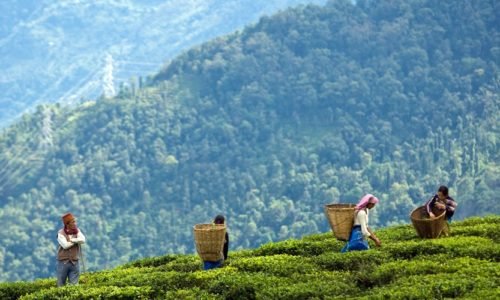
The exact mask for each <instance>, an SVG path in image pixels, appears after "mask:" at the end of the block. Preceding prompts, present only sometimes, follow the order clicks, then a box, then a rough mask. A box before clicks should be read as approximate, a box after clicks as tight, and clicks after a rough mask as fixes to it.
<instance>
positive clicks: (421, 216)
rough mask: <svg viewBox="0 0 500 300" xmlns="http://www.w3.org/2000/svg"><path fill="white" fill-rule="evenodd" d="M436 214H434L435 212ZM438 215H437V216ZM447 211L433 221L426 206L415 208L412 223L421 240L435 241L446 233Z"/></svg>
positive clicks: (411, 216) (440, 213) (412, 213)
mask: <svg viewBox="0 0 500 300" xmlns="http://www.w3.org/2000/svg"><path fill="white" fill-rule="evenodd" d="M433 213H434V212H433ZM435 215H436V214H435ZM445 215H446V211H442V212H439V214H438V215H437V217H436V218H434V219H431V218H430V217H429V214H428V213H427V210H426V208H425V206H420V207H417V208H415V209H414V210H413V211H412V212H411V214H410V218H411V223H412V224H413V227H414V228H415V230H416V231H417V234H418V236H419V237H421V238H427V239H435V238H437V237H439V236H440V235H441V233H442V232H443V231H446V228H447V226H448V224H447V223H446V218H445Z"/></svg>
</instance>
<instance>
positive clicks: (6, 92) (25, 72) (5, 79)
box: [0, 0, 326, 127]
mask: <svg viewBox="0 0 500 300" xmlns="http://www.w3.org/2000/svg"><path fill="white" fill-rule="evenodd" d="M325 2H326V0H280V1H264V0H252V1H248V0H230V1H214V0H204V1H201V0H196V1H178V0H147V1H145V0H141V1H138V0H132V1H111V0H104V1H90V2H89V1H68V0H64V1H50V0H23V1H13V0H5V1H1V3H0V10H1V11H2V18H1V19H0V55H1V57H2V59H1V60H0V69H1V70H2V72H1V74H0V127H5V125H7V124H11V123H12V122H13V121H14V120H15V119H16V118H18V117H19V116H20V115H21V113H23V112H26V111H28V110H29V111H34V108H35V106H36V105H39V104H43V103H54V102H62V103H75V102H78V101H80V100H81V99H82V98H83V99H85V100H88V99H94V98H96V97H99V96H100V95H101V94H102V93H103V92H104V91H103V86H104V85H105V83H104V81H105V79H104V77H105V72H106V71H105V69H106V63H107V62H106V57H107V55H108V54H109V55H111V57H112V58H113V63H112V65H113V74H114V77H113V78H112V79H113V82H114V84H115V85H116V88H118V86H119V85H120V84H129V82H130V81H134V80H137V78H138V77H140V76H142V77H146V76H148V75H150V74H153V73H156V72H157V71H158V69H159V68H160V66H161V64H163V63H164V62H165V61H167V60H170V59H172V58H173V57H175V55H178V54H179V53H180V52H181V51H184V50H186V49H188V48H189V47H192V46H194V45H197V44H200V43H202V42H205V41H207V40H209V39H211V38H214V37H216V36H219V35H222V34H227V33H229V32H233V31H235V30H238V29H242V28H243V26H245V25H248V24H250V23H254V22H256V21H257V20H258V18H259V17H261V16H262V15H269V14H273V13H276V12H277V11H278V10H280V9H281V10H282V9H286V8H287V7H289V6H296V5H299V4H307V3H316V4H323V3H325Z"/></svg>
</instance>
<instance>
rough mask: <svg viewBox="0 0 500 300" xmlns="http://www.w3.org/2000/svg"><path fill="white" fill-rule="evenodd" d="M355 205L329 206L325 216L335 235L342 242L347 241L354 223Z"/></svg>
mask: <svg viewBox="0 0 500 300" xmlns="http://www.w3.org/2000/svg"><path fill="white" fill-rule="evenodd" d="M355 208H356V205H355V204H327V205H325V215H326V218H327V219H328V222H329V223H330V227H331V228H332V231H333V235H334V236H335V237H336V238H337V239H339V240H342V241H347V240H348V239H349V236H350V234H351V230H352V225H353V223H354V210H355Z"/></svg>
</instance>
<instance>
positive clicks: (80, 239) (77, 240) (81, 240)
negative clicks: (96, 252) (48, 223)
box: [57, 230, 85, 249]
mask: <svg viewBox="0 0 500 300" xmlns="http://www.w3.org/2000/svg"><path fill="white" fill-rule="evenodd" d="M68 236H69V240H70V241H69V242H68V241H67V240H66V237H65V236H64V235H62V234H60V233H58V234H57V241H58V242H59V245H61V247H62V248H63V249H68V248H70V247H71V246H73V245H74V244H85V235H83V233H82V231H81V230H78V234H70V235H68Z"/></svg>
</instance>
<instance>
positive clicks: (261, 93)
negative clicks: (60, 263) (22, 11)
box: [0, 0, 500, 281]
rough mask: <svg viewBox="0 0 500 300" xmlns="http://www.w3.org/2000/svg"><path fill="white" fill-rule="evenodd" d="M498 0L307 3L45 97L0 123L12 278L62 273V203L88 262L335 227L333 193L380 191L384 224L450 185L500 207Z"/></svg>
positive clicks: (481, 206) (0, 247) (3, 246)
mask: <svg viewBox="0 0 500 300" xmlns="http://www.w3.org/2000/svg"><path fill="white" fill-rule="evenodd" d="M499 6H500V4H499V3H498V1H493V0H490V1H477V2H471V1H465V0H461V1H453V3H448V2H445V1H429V0H428V1H424V0H419V1H417V0H412V1H403V0H392V1H389V0H383V1H356V4H352V2H351V1H345V0H341V1H330V2H329V3H328V4H326V5H325V6H321V7H320V6H313V5H309V6H300V7H298V8H295V9H289V10H286V11H283V12H281V13H279V14H277V15H274V16H272V17H263V18H261V20H260V21H259V22H258V23H257V24H255V25H253V26H250V27H247V28H246V29H245V30H243V31H241V32H236V33H234V34H232V35H228V36H224V37H220V38H218V39H215V40H213V41H211V42H208V43H205V44H203V45H200V46H199V47H196V48H193V49H191V50H189V51H187V52H185V53H183V54H182V55H180V56H178V57H177V58H176V59H174V60H173V61H172V62H171V63H170V64H168V65H167V66H166V67H165V68H164V69H162V70H161V71H160V72H159V73H158V74H157V75H155V76H154V77H150V78H141V79H139V80H137V82H136V83H135V84H134V85H131V86H122V88H121V89H120V91H119V93H118V95H117V96H116V97H114V98H105V97H101V98H99V99H97V100H89V101H86V102H83V103H82V104H80V105H78V106H76V107H67V106H63V105H44V106H39V107H38V109H37V111H36V112H34V113H33V114H30V115H25V116H23V118H22V120H20V121H19V122H17V123H16V124H14V125H13V126H11V127H9V128H7V129H5V130H3V132H2V135H1V137H0V165H1V169H2V170H3V171H2V172H1V174H0V207H1V209H0V224H2V227H1V228H0V241H1V242H0V280H2V281H13V280H27V279H33V278H37V277H48V276H52V275H53V273H54V268H55V251H56V240H55V235H56V231H57V229H58V228H59V227H60V216H61V215H62V214H63V213H65V212H66V211H72V212H73V213H74V214H76V215H77V217H78V218H79V225H80V227H81V229H82V231H83V232H84V233H85V234H86V236H87V240H88V245H87V247H86V263H87V267H88V269H90V270H97V269H103V268H110V267H113V266H116V265H118V264H122V263H125V262H128V261H130V260H133V259H137V258H140V257H145V256H154V255H160V254H166V253H192V252H194V243H193V237H192V226H193V225H194V224H196V223H204V222H210V221H211V219H212V218H213V217H214V216H215V215H216V214H218V213H222V214H224V215H226V217H227V220H228V226H229V231H230V234H231V249H232V250H234V249H242V248H253V247H257V246H259V245H261V244H264V243H267V242H270V241H278V240H283V239H286V238H291V237H301V236H302V235H304V234H311V233H318V232H325V231H327V230H328V222H327V221H326V218H325V216H324V213H323V206H324V204H327V203H332V202H342V203H344V202H345V203H354V202H356V201H357V200H358V199H359V198H360V197H361V196H362V195H363V194H364V193H367V192H371V193H373V194H375V195H377V197H378V198H379V199H380V200H381V201H380V203H379V205H377V207H376V209H375V210H374V212H373V213H372V214H371V215H370V224H371V225H373V226H374V227H382V226H388V225H396V224H402V223H407V222H408V219H409V213H410V211H411V210H412V209H413V208H415V207H416V206H418V205H420V204H421V203H423V202H424V201H425V200H426V199H427V198H428V197H430V196H431V195H432V194H433V193H435V191H436V189H437V188H438V186H439V185H441V184H446V185H448V186H449V187H450V192H451V196H452V197H454V198H455V199H456V200H457V202H458V205H459V207H458V210H457V213H456V215H455V219H462V218H464V217H467V216H473V215H485V214H489V213H493V214H499V213H500V204H499V203H498V201H497V200H498V199H497V198H498V197H497V196H496V195H498V194H499V193H500V169H499V168H498V161H499V151H498V147H497V141H498V139H499V129H498V124H499V122H498V116H499V115H500V114H499V107H500V105H499V104H500V100H499V87H500V78H499V74H498V62H499V60H500V46H499V45H500V35H499V33H498V26H497V24H498V14H499V13H500V7H499Z"/></svg>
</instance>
